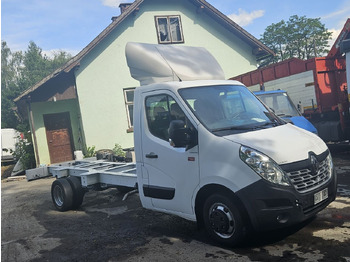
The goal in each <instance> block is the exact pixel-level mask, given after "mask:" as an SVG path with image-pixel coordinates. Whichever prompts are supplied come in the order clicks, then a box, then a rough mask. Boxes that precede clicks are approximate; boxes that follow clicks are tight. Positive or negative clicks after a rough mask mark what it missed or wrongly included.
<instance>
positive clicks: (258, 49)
mask: <svg viewBox="0 0 350 262" xmlns="http://www.w3.org/2000/svg"><path fill="white" fill-rule="evenodd" d="M144 1H147V0H135V1H134V2H133V3H132V4H130V6H129V7H127V8H125V9H124V11H123V12H122V13H121V14H120V15H119V16H118V17H116V18H115V19H113V20H112V23H111V24H109V25H108V26H107V27H106V28H105V29H104V30H103V31H102V32H101V33H100V34H99V35H98V36H97V37H96V38H95V39H94V40H92V41H91V42H90V43H89V44H88V45H87V46H86V47H85V48H84V49H83V50H81V51H80V52H79V53H78V54H77V55H76V56H74V57H73V58H72V59H71V60H69V61H68V62H67V63H66V64H65V65H63V66H61V67H60V68H58V69H57V70H55V71H54V72H53V73H51V74H50V75H48V76H47V77H45V78H44V79H42V80H41V81H40V82H38V83H36V84H35V85H34V86H32V87H30V88H29V89H27V90H26V91H24V92H23V93H22V94H21V95H19V96H18V97H17V98H15V99H14V101H15V102H18V101H19V100H21V99H22V98H24V97H26V96H27V95H29V94H30V93H31V92H33V91H35V90H36V89H37V88H39V87H40V86H42V85H43V84H44V83H46V82H47V81H49V80H50V79H52V78H54V77H56V76H57V75H59V74H60V73H68V72H70V71H71V70H72V69H73V68H75V67H76V66H78V65H79V64H80V61H81V60H82V59H83V58H84V57H85V56H86V55H87V54H88V53H89V52H90V51H91V50H92V49H94V48H95V47H96V46H97V45H98V44H99V43H100V42H101V41H102V40H103V39H104V38H105V37H106V36H108V35H109V33H111V32H112V31H113V30H114V29H115V28H116V27H117V26H118V25H120V24H121V23H122V22H123V21H124V20H125V19H126V18H127V17H129V16H130V15H133V14H135V13H137V12H138V11H139V7H140V5H141V4H142V3H143V2H144ZM188 1H189V2H192V3H193V4H194V5H196V6H197V7H198V11H199V12H204V13H206V14H207V15H209V16H210V17H212V18H213V19H214V20H216V21H217V22H218V23H219V24H221V25H222V26H224V27H225V28H227V29H228V30H229V31H231V32H232V33H233V34H235V35H236V36H237V37H239V38H241V39H242V40H243V41H244V42H246V43H247V44H248V45H250V46H251V47H252V48H253V52H254V55H256V56H257V58H262V57H266V56H269V55H273V54H274V53H273V51H272V50H270V49H269V48H268V47H267V46H265V45H263V44H262V43H261V42H260V41H259V40H258V39H256V38H255V37H254V36H252V35H251V34H249V33H248V32H247V31H245V30H244V29H243V28H242V27H240V26H239V25H238V24H236V23H235V22H233V21H232V20H231V19H230V18H228V17H227V16H226V15H224V14H223V13H221V12H220V11H219V10H217V9H216V8H215V7H213V6H212V5H210V4H209V3H208V2H206V1H205V0H188Z"/></svg>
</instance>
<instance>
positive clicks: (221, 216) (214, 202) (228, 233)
mask: <svg viewBox="0 0 350 262" xmlns="http://www.w3.org/2000/svg"><path fill="white" fill-rule="evenodd" d="M203 221H204V226H205V229H206V231H207V233H208V235H209V236H210V237H211V238H212V239H213V240H215V241H217V242H219V243H221V244H224V245H230V246H235V245H237V244H238V243H240V242H241V241H242V240H243V237H244V230H245V229H244V223H243V220H242V215H241V212H240V211H239V210H238V208H237V207H236V206H235V205H234V203H233V201H232V200H230V199H229V198H228V197H226V196H224V195H220V194H214V195H211V196H209V197H208V198H207V199H206V201H205V202H204V205H203Z"/></svg>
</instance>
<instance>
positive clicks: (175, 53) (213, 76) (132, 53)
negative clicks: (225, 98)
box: [125, 43, 225, 85]
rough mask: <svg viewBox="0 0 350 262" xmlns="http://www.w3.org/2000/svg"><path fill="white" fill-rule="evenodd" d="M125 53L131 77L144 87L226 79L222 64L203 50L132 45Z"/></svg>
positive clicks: (184, 47)
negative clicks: (156, 84) (168, 83)
mask: <svg viewBox="0 0 350 262" xmlns="http://www.w3.org/2000/svg"><path fill="white" fill-rule="evenodd" d="M125 53H126V60H127V63H128V66H129V69H130V74H131V76H132V77H133V78H135V79H136V80H138V81H140V84H141V85H147V84H152V83H159V82H169V81H191V80H224V79H225V76H224V72H223V70H222V68H221V66H220V65H219V63H218V62H217V61H216V59H215V58H214V57H213V56H212V55H211V54H210V53H209V52H208V51H207V50H206V49H205V48H203V47H190V46H183V45H181V46H180V45H155V44H144V43H128V44H127V45H126V48H125Z"/></svg>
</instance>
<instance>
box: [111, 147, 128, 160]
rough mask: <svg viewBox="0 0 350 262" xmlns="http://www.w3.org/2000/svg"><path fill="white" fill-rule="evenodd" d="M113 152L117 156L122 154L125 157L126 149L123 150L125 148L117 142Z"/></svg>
mask: <svg viewBox="0 0 350 262" xmlns="http://www.w3.org/2000/svg"><path fill="white" fill-rule="evenodd" d="M113 153H114V155H116V156H121V157H125V156H126V153H125V151H124V150H123V148H122V147H121V145H119V144H115V145H114V148H113Z"/></svg>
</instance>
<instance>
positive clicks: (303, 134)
mask: <svg viewBox="0 0 350 262" xmlns="http://www.w3.org/2000/svg"><path fill="white" fill-rule="evenodd" d="M224 138H225V139H227V140H230V141H232V142H235V143H238V144H241V145H244V146H248V147H251V148H253V149H256V150H258V151H260V152H261V153H264V154H265V155H267V156H269V157H270V158H272V159H273V160H274V161H275V162H276V163H277V164H280V165H281V164H287V163H292V162H296V161H301V160H305V159H308V158H309V152H313V153H315V154H316V155H319V154H321V153H323V152H324V151H326V150H327V149H328V148H327V146H326V144H325V143H324V142H323V140H321V139H320V138H319V137H318V136H317V135H314V134H312V133H311V132H309V131H306V130H303V129H301V128H298V127H296V126H294V125H291V124H286V125H282V126H277V127H273V128H267V129H261V130H257V131H252V132H246V133H241V134H234V135H228V136H225V137H224Z"/></svg>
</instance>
